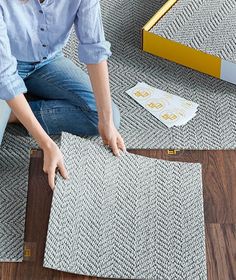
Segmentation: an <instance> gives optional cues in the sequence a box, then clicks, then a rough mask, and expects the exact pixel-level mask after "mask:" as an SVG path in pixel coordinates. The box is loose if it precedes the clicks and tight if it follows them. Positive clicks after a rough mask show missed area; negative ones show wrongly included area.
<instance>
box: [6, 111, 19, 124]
mask: <svg viewBox="0 0 236 280" xmlns="http://www.w3.org/2000/svg"><path fill="white" fill-rule="evenodd" d="M8 123H19V120H18V119H17V117H16V116H15V114H14V113H13V112H11V115H10V117H9V120H8Z"/></svg>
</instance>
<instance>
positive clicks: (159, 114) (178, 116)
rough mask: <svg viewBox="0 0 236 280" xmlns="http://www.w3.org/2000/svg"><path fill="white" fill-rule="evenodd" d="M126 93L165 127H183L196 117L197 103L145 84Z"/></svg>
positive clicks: (140, 84)
mask: <svg viewBox="0 0 236 280" xmlns="http://www.w3.org/2000/svg"><path fill="white" fill-rule="evenodd" d="M126 93H127V94H128V95H129V96H131V97H132V98H133V99H134V100H135V101H137V102H138V103H139V104H140V105H141V106H143V107H144V108H145V109H146V110H147V111H149V112H150V113H151V114H152V115H153V116H154V117H156V118H157V119H158V120H160V121H161V122H162V123H163V124H165V125H166V126H167V127H173V126H181V125H184V124H186V123H187V122H188V121H190V120H191V119H192V118H193V117H194V116H196V112H197V108H198V104H197V103H195V102H192V101H190V100H186V99H184V98H182V97H179V96H176V95H173V94H170V93H168V92H166V91H163V90H160V89H157V88H155V87H152V86H150V85H148V84H146V83H138V84H137V85H136V86H135V87H133V88H131V89H129V90H127V91H126Z"/></svg>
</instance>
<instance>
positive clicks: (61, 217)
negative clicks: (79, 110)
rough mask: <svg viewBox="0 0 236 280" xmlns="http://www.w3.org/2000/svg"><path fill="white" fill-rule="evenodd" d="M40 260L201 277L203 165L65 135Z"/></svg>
mask: <svg viewBox="0 0 236 280" xmlns="http://www.w3.org/2000/svg"><path fill="white" fill-rule="evenodd" d="M61 150H62V152H63V154H64V155H65V163H66V166H67V168H68V170H69V173H70V179H69V181H67V180H66V181H65V180H63V179H61V177H58V178H57V185H56V190H55V192H54V196H53V202H52V208H51V214H50V221H49V228H48V235H47V243H46V250H45V258H44V266H45V267H49V268H53V269H57V270H62V271H67V272H72V273H78V274H83V275H95V276H99V277H115V278H125V279H126V278H131V279H166V280H170V279H171V280H177V279H181V280H182V279H186V280H187V279H189V280H190V279H191V280H192V279H206V265H205V262H206V260H205V239H204V238H205V234H204V214H203V195H202V183H201V166H200V164H186V163H179V162H168V161H163V160H156V159H150V158H145V157H142V156H136V155H132V154H129V153H126V154H122V155H121V157H120V158H116V157H115V156H113V155H112V153H111V152H110V151H109V150H108V149H106V148H105V147H103V146H101V145H98V144H96V143H93V142H92V141H88V140H85V139H82V138H79V137H78V136H73V135H71V134H68V133H63V135H62V142H61Z"/></svg>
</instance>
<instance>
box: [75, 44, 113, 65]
mask: <svg viewBox="0 0 236 280" xmlns="http://www.w3.org/2000/svg"><path fill="white" fill-rule="evenodd" d="M110 48H111V44H110V42H108V41H104V42H100V43H95V44H81V43H80V44H79V47H78V54H79V60H80V62H82V63H85V64H98V63H100V62H101V61H103V60H107V59H108V58H109V57H110V56H111V55H112V52H111V50H110Z"/></svg>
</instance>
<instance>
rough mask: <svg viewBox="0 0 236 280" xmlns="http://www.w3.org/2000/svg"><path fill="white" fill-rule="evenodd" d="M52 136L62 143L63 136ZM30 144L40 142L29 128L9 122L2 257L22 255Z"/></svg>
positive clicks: (0, 169)
mask: <svg viewBox="0 0 236 280" xmlns="http://www.w3.org/2000/svg"><path fill="white" fill-rule="evenodd" d="M53 139H54V140H55V141H56V143H57V144H58V145H60V136H57V137H56V136H54V137H53ZM31 148H38V145H37V143H36V142H35V141H34V140H33V139H32V137H30V136H29V134H28V133H27V131H26V130H25V129H24V128H22V127H21V126H18V125H8V127H7V129H6V131H5V134H4V138H3V141H2V145H1V147H0V261H13V262H14V261H15V262H19V261H22V259H23V244H24V230H25V212H26V201H27V190H28V172H29V161H30V149H31Z"/></svg>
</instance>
